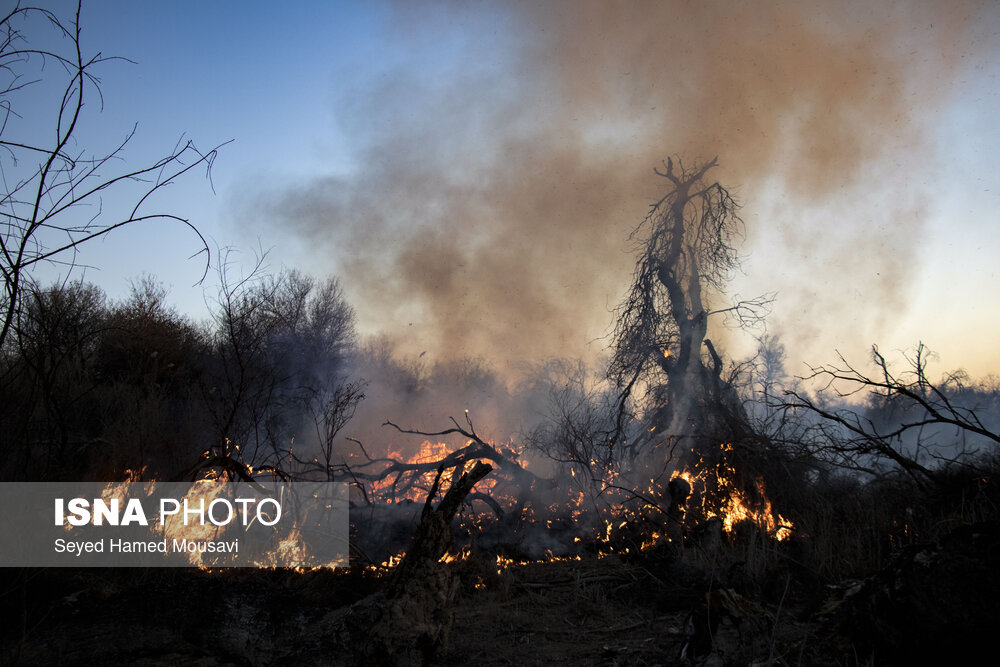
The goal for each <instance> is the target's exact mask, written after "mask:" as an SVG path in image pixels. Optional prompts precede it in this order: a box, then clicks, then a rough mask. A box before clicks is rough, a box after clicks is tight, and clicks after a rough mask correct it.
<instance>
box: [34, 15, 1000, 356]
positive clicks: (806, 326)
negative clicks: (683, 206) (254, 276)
mask: <svg viewBox="0 0 1000 667" xmlns="http://www.w3.org/2000/svg"><path fill="white" fill-rule="evenodd" d="M53 6H54V7H63V6H66V5H63V4H57V5H53ZM699 7H700V9H699V10H698V11H697V12H690V11H689V8H687V7H686V6H683V5H681V4H679V3H659V4H658V5H657V9H656V11H646V10H647V9H648V8H640V7H639V6H638V5H632V4H629V3H625V4H623V5H609V4H606V3H590V4H586V3H541V4H533V3H520V4H518V3H515V4H509V5H508V4H491V3H474V4H465V5H459V6H456V5H453V4H422V3H421V4H409V3H400V4H396V5H393V4H383V3H327V2H315V3H256V2H251V3H235V2H215V3H202V2H141V3H133V2H111V1H104V2H93V3H89V4H87V5H86V6H85V7H84V14H83V24H84V45H85V47H86V48H88V49H90V50H100V51H102V52H103V53H104V54H106V55H120V56H124V57H127V58H130V59H132V60H134V61H136V64H134V65H132V64H126V63H108V64H106V65H105V66H104V69H103V70H102V74H103V76H102V79H103V81H102V85H103V91H104V95H105V110H104V112H103V113H102V114H100V115H97V116H95V117H93V118H91V121H92V125H89V126H88V128H87V130H86V132H85V134H83V135H81V141H82V142H86V143H87V145H88V146H91V145H92V146H93V150H99V148H100V146H106V145H108V144H109V143H110V142H111V141H114V140H116V139H118V138H120V137H121V136H123V135H124V133H125V132H127V131H128V129H129V128H131V127H132V124H133V123H135V122H138V134H137V136H136V138H135V140H134V141H133V143H132V145H131V146H130V150H129V153H128V154H127V155H128V156H129V160H130V163H131V162H133V161H134V162H135V163H138V162H141V161H143V160H148V159H149V158H150V157H155V156H158V155H161V154H163V153H164V152H165V151H167V150H169V149H170V148H171V147H172V146H173V145H174V143H175V142H176V141H177V139H178V138H179V137H181V136H182V135H184V136H186V137H188V138H191V139H193V140H194V141H195V142H196V143H197V145H198V146H199V147H200V148H202V149H208V148H211V147H212V146H214V145H216V144H220V143H222V142H226V141H229V140H232V143H230V144H227V145H226V146H225V147H224V148H223V149H222V151H221V152H220V155H219V158H218V160H217V162H216V164H215V168H214V172H213V182H214V188H215V191H214V193H213V191H212V189H211V188H210V187H209V186H208V184H207V182H206V181H205V180H204V179H202V178H201V177H200V176H196V177H194V178H187V179H185V180H184V181H183V182H182V183H179V184H177V185H175V186H173V187H172V188H170V190H169V192H168V193H167V195H166V196H165V197H164V198H163V199H161V200H160V202H158V205H160V207H161V208H166V209H168V210H169V211H170V212H172V213H176V214H178V215H182V216H185V217H189V218H191V220H192V221H193V222H194V223H196V224H197V225H198V227H199V229H200V230H201V231H202V232H203V233H204V234H205V235H206V236H207V237H209V239H210V242H211V243H212V244H213V250H214V246H215V245H218V246H232V247H234V248H236V249H237V250H238V253H239V254H238V255H235V256H236V257H241V258H245V259H246V261H247V263H248V264H249V263H250V262H251V260H252V259H253V255H254V252H255V250H256V249H257V248H259V247H262V248H264V249H267V250H269V262H270V265H271V267H272V268H274V269H278V268H280V267H281V266H283V265H284V266H295V267H299V268H302V269H303V270H305V271H308V272H310V273H313V274H315V275H325V274H327V273H334V274H337V275H340V276H341V278H342V280H343V281H344V284H345V286H346V287H347V289H348V293H349V294H350V295H351V297H352V301H353V303H354V306H355V308H356V310H357V312H358V316H359V323H360V325H361V327H362V329H363V331H366V332H376V331H382V332H387V333H389V334H390V335H392V336H393V337H395V338H396V339H397V340H398V341H399V342H400V344H401V346H402V348H401V349H403V350H405V351H407V352H409V353H411V354H418V353H419V352H421V351H425V350H429V351H430V353H431V357H432V358H435V357H436V358H443V357H445V356H448V355H449V354H456V353H465V354H478V355H483V356H486V357H487V358H491V359H494V360H495V361H496V362H497V363H498V365H500V366H501V367H514V366H516V365H517V362H518V360H531V359H537V358H540V357H542V356H546V355H551V354H567V355H585V356H591V357H593V356H596V355H597V354H599V353H600V348H601V343H600V340H599V339H600V337H601V336H602V335H603V334H604V333H606V332H607V328H608V326H609V324H610V313H609V309H610V308H612V307H613V306H614V304H615V303H616V302H617V300H618V299H619V298H620V297H621V295H622V293H623V290H624V288H625V286H626V284H627V281H628V278H629V275H630V267H631V261H632V260H631V257H630V255H629V254H628V245H627V241H626V237H627V234H628V232H629V231H630V230H631V229H632V227H634V225H635V224H637V223H638V221H639V219H641V216H642V214H643V213H644V211H645V206H646V205H647V204H648V203H649V202H650V201H652V200H654V199H655V198H656V197H657V196H658V195H657V193H658V192H659V189H658V188H660V187H661V184H660V183H659V182H658V180H657V179H656V178H655V177H654V176H653V175H652V174H651V169H652V167H654V166H656V165H657V164H658V162H657V160H659V159H662V158H665V157H667V156H668V155H671V154H675V153H680V154H682V155H684V156H686V157H688V158H689V159H692V160H693V159H696V158H709V157H711V156H712V155H714V154H718V155H719V156H720V162H721V164H722V167H721V169H720V171H719V173H718V177H719V178H720V179H722V180H723V182H724V184H726V185H728V186H730V187H731V188H732V189H733V190H734V192H736V194H737V196H738V197H739V198H740V200H741V201H743V203H744V205H745V208H744V210H743V213H744V218H745V220H746V223H747V231H748V234H747V242H746V245H745V246H744V249H743V250H744V254H745V255H746V260H745V262H744V275H741V276H737V277H736V278H735V279H734V282H733V284H732V285H731V291H732V292H737V293H740V294H742V295H743V296H751V295H754V294H757V293H761V292H770V291H777V292H778V301H777V302H776V304H775V307H774V312H773V314H772V316H771V320H770V321H769V325H768V328H769V330H770V331H771V332H773V333H778V334H779V335H780V336H781V337H782V340H783V341H784V342H785V344H786V346H787V348H788V354H789V362H790V363H789V365H790V367H791V369H792V370H793V371H798V372H801V371H802V369H803V364H804V363H807V362H809V363H822V362H826V361H831V360H833V359H834V351H835V350H841V351H842V352H844V353H845V354H846V355H848V356H849V357H852V358H855V359H859V358H861V357H862V356H863V355H864V354H865V351H866V350H867V348H868V347H869V346H870V345H871V344H873V343H877V344H879V345H880V347H881V348H882V349H883V350H894V349H903V348H907V347H911V346H913V345H915V344H916V343H917V342H918V341H919V340H923V341H924V342H925V343H927V344H928V345H929V346H930V347H931V348H932V349H934V350H936V351H938V352H939V354H940V356H941V366H942V367H946V368H954V367H959V366H963V367H966V368H967V369H968V370H969V371H970V372H972V373H973V375H976V376H980V375H985V374H987V373H1000V351H998V349H997V346H996V344H995V341H996V339H997V334H998V332H1000V300H998V298H997V296H996V295H997V294H998V293H1000V275H998V274H997V269H996V266H997V260H996V258H997V257H1000V213H998V211H1000V170H997V168H996V156H997V155H998V152H1000V133H998V129H997V118H998V112H1000V93H998V90H1000V86H998V81H997V75H998V73H1000V65H998V63H1000V58H998V57H997V56H998V55H1000V37H998V29H1000V17H998V11H997V9H996V7H995V6H991V5H990V4H983V5H980V4H975V3H960V4H954V5H953V4H948V3H934V2H928V3H910V4H903V5H893V6H891V7H890V6H884V7H882V6H880V7H879V8H877V9H872V8H869V7H868V6H867V5H864V4H863V3H862V4H859V5H858V6H857V7H854V8H848V9H844V8H843V6H842V3H810V4H809V8H808V10H805V9H803V10H797V9H796V8H795V7H790V6H786V5H780V4H773V3H748V4H746V5H741V8H743V7H746V9H741V10H740V11H739V12H729V11H727V7H726V5H725V3H722V4H713V3H701V4H700V5H699ZM640 9H641V10H642V11H640ZM741 12H742V14H741ZM732 14H736V16H732ZM838 91H843V94H840V93H839V92H838ZM39 117H41V116H39ZM840 152H842V153H843V154H839V153H840ZM709 153H711V154H709ZM848 172H850V173H848ZM197 249H198V244H197V240H196V239H195V238H194V237H193V236H191V235H190V234H189V233H187V232H186V231H185V230H184V229H183V228H182V227H180V226H176V225H169V224H165V225H159V226H155V227H150V228H146V229H141V228H135V229H130V230H126V231H124V232H122V233H119V234H117V235H116V236H114V237H113V238H109V239H108V240H106V241H101V242H98V243H97V244H95V245H94V246H93V247H91V248H88V249H87V250H86V251H85V252H84V254H83V255H82V257H81V259H82V261H84V262H85V263H89V264H91V265H93V266H94V267H95V269H96V270H88V271H87V272H86V275H85V277H86V279H88V280H91V281H94V282H96V283H98V284H100V285H101V286H102V287H103V288H104V289H106V290H107V292H108V293H109V294H110V295H112V296H120V295H122V294H124V293H125V292H126V290H127V283H128V280H129V279H130V278H133V277H135V276H137V275H139V274H141V273H142V272H149V273H152V274H154V275H156V276H157V277H159V278H160V279H161V280H163V281H164V282H165V283H166V284H167V285H168V286H170V288H171V299H172V300H173V302H174V303H176V304H177V305H178V307H179V308H180V309H181V310H183V311H184V312H187V313H189V314H191V315H192V316H193V317H196V318H202V317H204V316H205V315H206V312H207V311H206V306H205V289H206V288H205V287H204V286H196V287H192V285H193V283H195V282H196V281H197V280H198V278H199V277H200V275H201V272H202V269H203V264H202V263H201V260H199V259H188V257H189V256H190V255H191V254H192V253H193V252H195V251H196V250H197ZM207 283H208V286H207V291H208V294H209V296H211V292H212V288H211V284H212V283H213V278H212V276H211V275H210V276H209V279H208V281H207ZM716 336H717V337H720V336H721V337H723V338H725V339H726V341H727V342H728V343H729V346H730V349H731V350H732V351H733V353H734V354H741V353H744V352H746V350H747V349H749V346H750V345H751V343H749V342H748V339H747V338H746V337H745V336H741V335H738V334H736V333H733V332H725V331H719V332H717V334H716ZM595 341H596V342H595Z"/></svg>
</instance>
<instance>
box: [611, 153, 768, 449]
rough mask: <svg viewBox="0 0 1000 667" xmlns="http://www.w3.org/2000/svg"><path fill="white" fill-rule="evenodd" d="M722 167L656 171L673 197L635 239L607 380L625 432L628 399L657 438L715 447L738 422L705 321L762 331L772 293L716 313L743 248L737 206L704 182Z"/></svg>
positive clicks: (655, 209) (669, 166)
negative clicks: (719, 319) (703, 441)
mask: <svg viewBox="0 0 1000 667" xmlns="http://www.w3.org/2000/svg"><path fill="white" fill-rule="evenodd" d="M717 164H718V159H717V158H715V159H712V160H711V161H709V162H707V163H704V164H702V165H695V166H694V167H691V168H685V167H684V165H683V163H682V162H681V160H680V159H678V160H677V162H676V163H675V162H674V161H673V160H671V159H668V160H667V161H666V163H665V164H664V169H663V171H660V170H659V169H657V170H654V171H655V173H656V174H657V175H658V176H660V177H662V178H664V179H666V180H667V182H668V187H669V191H668V192H667V194H666V195H664V196H663V197H662V198H661V199H660V200H658V201H657V202H655V203H654V204H652V205H651V207H650V211H649V214H648V215H647V216H646V217H645V219H644V220H643V221H642V223H641V224H640V225H639V226H638V227H637V228H636V229H635V231H634V232H633V233H632V239H633V241H634V242H635V244H636V247H637V251H638V254H639V258H638V262H637V264H636V269H635V273H634V276H633V281H632V287H631V289H630V291H629V293H628V295H627V296H626V297H625V300H624V301H623V303H622V304H621V305H620V306H619V307H618V310H617V315H618V320H617V325H616V327H615V330H614V334H613V343H612V349H613V359H612V362H611V366H610V370H609V375H610V377H611V379H612V380H613V381H614V382H615V383H616V385H617V386H618V387H619V389H620V400H619V405H618V425H617V426H618V431H619V432H621V430H622V428H623V426H624V422H625V421H627V417H628V409H627V407H628V404H629V401H630V400H639V402H640V403H641V404H642V405H643V407H644V408H645V409H644V413H645V416H646V419H647V421H648V422H649V426H650V429H652V430H651V431H650V430H647V431H646V432H647V433H653V434H654V435H653V437H656V438H659V437H661V436H663V435H676V436H702V437H708V438H711V439H714V440H715V441H716V442H718V438H720V437H721V438H725V437H732V436H731V435H729V433H730V432H731V431H732V427H733V423H732V422H733V421H734V418H736V417H741V416H742V410H741V407H740V405H739V400H738V398H737V397H736V395H735V392H733V391H732V388H731V387H730V386H729V384H728V383H727V382H726V381H725V380H724V379H723V377H722V372H723V362H722V359H721V357H720V356H719V354H718V352H717V351H716V349H715V347H714V346H713V345H712V342H711V340H709V339H708V338H707V337H706V336H707V332H708V319H709V318H710V317H712V316H713V315H723V316H725V317H728V318H730V319H731V320H733V321H735V323H737V324H739V325H749V324H752V323H756V322H758V321H759V320H760V319H761V318H762V317H763V316H764V315H765V314H766V311H767V308H768V306H769V304H770V302H771V300H772V299H773V295H764V296H762V297H758V298H756V299H752V300H748V301H740V300H737V301H736V302H735V303H732V304H731V305H728V306H725V307H719V306H718V305H717V302H718V301H719V300H720V298H721V297H722V295H723V293H724V289H725V287H726V284H727V282H728V281H729V280H730V279H731V277H732V275H733V273H734V272H735V271H736V270H737V269H738V268H739V255H738V252H737V244H738V242H739V240H740V239H741V237H742V236H743V233H744V228H743V221H742V219H741V218H740V217H739V214H738V210H739V206H738V204H737V202H736V201H735V200H734V199H733V197H732V196H731V195H730V193H729V191H728V190H726V189H725V188H724V187H723V186H722V185H720V184H719V183H718V182H709V181H708V180H707V179H706V175H707V174H708V172H709V171H710V170H711V169H712V168H713V167H715V166H716V165H717ZM640 394H642V395H640ZM738 421H744V422H745V420H738ZM631 444H632V446H636V445H638V444H639V443H631Z"/></svg>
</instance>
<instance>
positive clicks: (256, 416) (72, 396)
mask: <svg viewBox="0 0 1000 667" xmlns="http://www.w3.org/2000/svg"><path fill="white" fill-rule="evenodd" d="M166 296H167V295H166V290H165V289H164V288H163V287H162V286H161V285H159V284H158V283H157V282H156V281H155V280H154V279H153V278H150V277H146V278H143V279H141V280H138V281H137V282H135V283H134V284H133V286H132V290H131V293H130V295H129V296H128V297H126V298H125V299H123V300H121V301H114V300H109V299H108V298H107V296H106V295H105V294H104V292H103V291H101V290H100V289H99V288H98V287H96V286H94V285H92V284H88V283H85V282H68V283H62V284H56V285H50V286H44V287H43V286H37V285H34V286H32V287H31V288H30V289H28V290H27V292H26V293H25V296H24V298H23V299H22V301H21V305H20V308H19V309H18V312H17V313H16V316H15V317H16V319H15V321H14V326H13V329H12V331H13V334H12V335H11V336H9V337H8V339H7V341H5V344H4V346H3V350H2V362H0V363H2V367H0V378H2V380H0V419H2V423H3V427H2V429H0V439H2V447H3V451H4V457H3V462H2V464H0V466H2V469H0V473H2V478H3V479H5V480H48V481H54V480H70V479H74V480H81V479H93V480H115V479H123V478H125V477H128V476H133V477H139V476H141V477H142V478H144V479H150V478H159V479H170V478H173V477H174V476H176V475H178V474H180V472H181V471H183V470H184V469H186V468H187V467H189V466H191V465H192V464H194V463H196V462H197V460H198V459H199V458H200V457H202V456H203V455H204V454H205V453H206V452H214V453H217V454H219V455H223V456H228V457H232V458H234V459H236V460H239V461H243V462H245V463H247V464H248V465H254V466H267V465H276V464H277V463H279V462H280V461H281V460H282V459H283V458H287V457H288V456H289V455H290V454H291V452H292V442H291V441H292V438H293V436H294V434H295V432H296V431H297V430H298V429H300V428H301V424H302V422H303V421H304V420H306V419H312V420H313V421H314V422H316V423H319V424H320V425H325V426H327V427H329V428H334V429H335V428H336V427H337V425H338V424H339V423H342V422H343V421H344V420H345V418H346V417H347V416H349V415H348V413H349V411H350V409H351V408H352V406H353V405H354V404H356V403H357V400H358V399H359V398H360V389H359V388H358V386H357V385H353V384H351V383H350V381H349V378H348V373H349V359H350V357H351V355H352V354H353V352H354V350H355V347H356V335H355V329H354V312H353V310H352V309H351V307H350V306H349V305H348V303H347V301H346V300H345V298H344V295H343V291H342V289H341V286H340V283H339V282H338V281H337V280H336V279H328V280H325V281H318V280H316V279H314V278H310V277H308V276H305V275H303V274H301V273H299V272H297V271H283V272H281V273H280V274H277V275H273V276H266V277H261V276H260V275H258V274H254V275H253V276H251V278H249V279H246V280H241V281H237V282H235V283H233V282H227V281H226V280H225V279H224V280H223V284H222V287H221V288H220V290H219V294H218V297H217V298H216V299H215V301H214V304H213V307H212V313H211V319H210V320H209V321H207V322H204V323H196V322H193V321H191V320H190V319H189V318H187V317H185V316H183V315H181V314H180V313H178V312H177V311H176V310H175V309H174V308H172V307H171V306H169V304H168V303H167V298H166Z"/></svg>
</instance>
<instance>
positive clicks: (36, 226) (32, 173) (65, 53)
mask: <svg viewBox="0 0 1000 667" xmlns="http://www.w3.org/2000/svg"><path fill="white" fill-rule="evenodd" d="M80 13H81V5H80V3H77V6H76V11H75V13H74V14H73V16H72V18H71V19H65V18H62V17H60V16H59V15H58V14H56V13H55V12H53V11H51V10H48V9H42V8H39V7H22V6H16V7H15V8H14V9H12V10H10V11H9V12H8V13H7V14H6V15H5V16H3V17H2V18H0V149H2V151H3V153H4V160H3V162H0V171H2V174H0V175H2V177H3V190H2V191H0V273H2V274H3V293H2V295H0V309H2V317H3V322H2V325H0V345H2V344H3V342H4V341H5V340H6V338H7V336H8V334H9V332H10V329H11V327H12V326H14V325H15V322H16V316H15V315H16V313H17V310H18V308H19V305H20V301H21V298H22V295H23V293H24V291H25V289H27V287H26V283H27V282H28V279H29V277H30V275H31V272H32V271H33V270H34V269H36V268H37V267H38V266H39V264H41V263H43V262H47V263H50V264H55V265H62V266H64V267H67V269H68V270H71V269H72V268H73V266H74V263H75V259H76V253H77V250H78V249H79V247H80V246H81V245H82V244H84V243H86V242H87V241H91V240H93V239H96V238H99V237H102V236H105V235H106V234H108V233H110V232H112V231H114V230H116V229H119V228H121V227H124V226H126V225H131V224H133V223H142V222H148V221H154V220H174V221H176V222H179V223H181V224H183V225H186V226H187V227H188V228H190V229H191V230H192V231H193V232H194V234H195V235H196V236H197V237H198V239H199V240H200V241H201V244H202V250H201V251H200V252H204V253H205V254H206V270H207V268H208V261H207V257H208V246H207V244H206V243H205V240H204V238H203V237H202V236H201V234H200V233H199V232H198V230H197V229H196V228H195V226H194V225H193V224H192V223H191V222H190V221H188V220H186V219H184V218H181V217H179V216H176V215H172V214H169V213H162V212H151V211H149V210H147V209H148V204H149V202H150V199H151V197H152V196H153V195H154V194H155V193H156V192H158V191H159V190H161V189H163V188H164V187H166V186H167V185H169V184H170V183H172V182H174V181H176V180H177V179H178V178H179V177H181V176H182V175H184V174H185V173H187V172H189V171H191V170H192V169H194V168H195V167H197V166H199V165H201V166H204V167H205V168H206V171H207V172H210V168H211V165H212V163H213V161H214V159H215V156H216V151H217V150H218V147H216V149H213V150H211V151H209V152H207V153H202V152H200V151H199V150H198V149H197V148H196V147H195V145H194V144H193V143H192V142H190V141H181V142H178V143H177V144H176V145H175V146H174V148H173V149H172V150H171V151H170V152H169V153H167V155H165V156H163V157H161V158H160V159H158V160H155V161H154V162H152V163H150V164H145V165H142V166H139V167H136V168H127V167H126V168H121V167H120V165H121V164H123V162H124V152H125V148H126V146H127V145H128V143H129V141H130V140H131V138H132V137H133V136H134V134H135V127H133V128H132V129H131V130H130V131H129V132H128V133H127V134H126V135H125V137H124V138H123V140H122V141H121V142H120V143H118V144H117V145H114V146H112V147H111V148H110V149H108V150H104V151H101V152H89V151H86V150H84V149H80V148H79V147H78V145H79V144H78V141H79V138H80V135H81V128H82V126H83V125H84V120H85V116H86V111H87V108H88V106H90V105H91V104H94V101H96V104H97V108H101V106H102V103H103V100H102V98H101V92H100V87H99V83H100V80H99V79H98V77H97V72H96V70H97V69H99V67H100V66H101V65H103V64H104V63H107V62H108V61H110V60H115V58H109V57H105V56H103V55H102V54H101V53H99V52H98V53H95V54H89V53H85V52H84V48H83V44H82V41H81V23H80ZM46 29H48V30H49V31H50V32H52V33H54V35H46V34H45V32H44V31H45V30H46ZM29 33H30V34H31V36H30V38H29ZM35 44H39V45H44V46H35ZM118 60H121V59H118ZM60 77H61V78H60ZM46 95H49V96H51V113H52V120H51V122H52V123H53V125H54V128H52V131H51V132H45V133H38V132H36V131H34V130H33V126H32V124H31V123H30V122H27V120H26V118H27V117H29V116H30V117H32V118H35V119H37V118H38V117H40V116H41V115H42V113H43V111H42V109H40V108H38V103H37V101H35V100H36V98H37V97H38V96H41V97H45V96H46ZM29 96H35V97H32V98H31V99H29ZM28 104H31V105H32V108H30V109H27V110H26V108H25V107H27V105H28ZM8 158H9V160H8ZM122 201H127V202H128V203H127V204H121V203H120V202H122ZM116 202H117V203H116Z"/></svg>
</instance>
